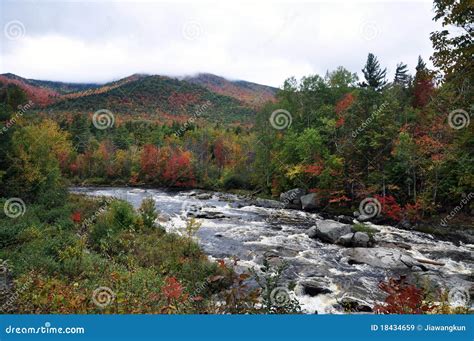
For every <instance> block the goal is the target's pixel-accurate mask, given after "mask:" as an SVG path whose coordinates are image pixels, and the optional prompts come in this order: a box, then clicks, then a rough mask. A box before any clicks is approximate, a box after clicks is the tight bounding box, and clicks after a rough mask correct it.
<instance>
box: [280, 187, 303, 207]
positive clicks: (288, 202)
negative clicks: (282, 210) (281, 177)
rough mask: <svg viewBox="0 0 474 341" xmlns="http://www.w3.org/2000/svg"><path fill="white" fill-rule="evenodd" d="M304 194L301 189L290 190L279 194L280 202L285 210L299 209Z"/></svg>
mask: <svg viewBox="0 0 474 341" xmlns="http://www.w3.org/2000/svg"><path fill="white" fill-rule="evenodd" d="M305 194H306V190H304V189H303V188H294V189H290V190H289V191H287V192H283V193H281V194H280V201H281V202H283V203H284V204H285V207H286V208H301V197H302V196H303V195H305Z"/></svg>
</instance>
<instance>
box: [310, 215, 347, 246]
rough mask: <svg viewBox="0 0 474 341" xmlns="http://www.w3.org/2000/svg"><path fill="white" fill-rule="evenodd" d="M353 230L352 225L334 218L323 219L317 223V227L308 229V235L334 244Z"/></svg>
mask: <svg viewBox="0 0 474 341" xmlns="http://www.w3.org/2000/svg"><path fill="white" fill-rule="evenodd" d="M351 232H352V227H351V226H350V225H347V224H342V223H339V222H337V221H334V220H321V221H318V222H317V223H316V227H313V228H311V229H310V230H309V231H308V236H309V237H310V238H319V239H321V240H322V241H323V242H328V243H332V244H334V243H335V242H336V241H337V240H338V239H339V238H340V237H342V236H343V235H345V234H348V233H351Z"/></svg>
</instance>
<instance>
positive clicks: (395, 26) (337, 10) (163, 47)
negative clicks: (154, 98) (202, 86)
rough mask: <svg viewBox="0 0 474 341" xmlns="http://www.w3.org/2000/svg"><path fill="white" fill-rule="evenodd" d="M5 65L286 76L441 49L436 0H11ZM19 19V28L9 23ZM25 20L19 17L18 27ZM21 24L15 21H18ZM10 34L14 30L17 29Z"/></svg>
mask: <svg viewBox="0 0 474 341" xmlns="http://www.w3.org/2000/svg"><path fill="white" fill-rule="evenodd" d="M1 6H2V8H1V9H2V17H1V24H2V27H3V35H2V48H1V64H0V72H2V73H4V72H12V73H15V74H18V75H21V76H23V77H28V78H36V79H49V80H59V81H68V82H106V81H110V80H115V79H118V78H121V77H125V76H128V75H130V74H133V73H149V74H163V75H171V76H182V75H190V74H194V73H197V72H209V73H214V74H218V75H222V76H225V77H227V78H231V79H245V80H250V81H254V82H258V83H263V84H269V85H274V86H280V85H281V84H282V83H283V81H284V80H285V79H286V78H288V77H290V76H296V77H301V76H304V75H308V74H314V73H318V74H321V75H324V74H325V72H326V71H327V70H333V69H335V68H336V67H337V66H339V65H343V66H345V67H346V68H348V69H349V70H351V71H353V72H360V69H361V68H362V67H363V64H364V62H365V59H366V56H367V53H368V52H373V53H375V54H376V55H377V56H378V57H379V60H380V62H381V64H382V66H384V67H387V68H388V70H389V74H390V75H391V74H393V71H394V68H395V65H396V63H397V62H400V61H403V62H405V63H408V64H409V66H410V68H411V69H412V70H413V69H414V66H415V63H416V60H417V57H418V55H422V56H423V57H424V58H425V60H427V59H428V58H429V56H430V55H431V53H432V49H431V43H430V41H429V33H430V32H432V31H433V30H435V29H436V28H437V25H436V24H435V23H434V22H432V16H433V13H432V10H431V8H432V5H431V3H430V2H403V1H402V2H367V3H361V2H353V1H348V2H338V1H336V2H334V3H319V2H310V3H298V2H290V3H270V2H261V3H252V2H233V3H232V4H230V3H229V4H226V3H224V2H220V3H219V2H193V3H183V2H181V3H179V2H178V3H173V4H171V3H166V2H140V3H133V2H98V1H94V2H77V1H76V2H54V1H53V2H51V1H36V2H31V1H28V2H26V1H25V2H23V1H14V2H13V1H6V2H2V5H1ZM12 22H13V23H20V24H21V25H22V27H21V26H20V27H19V29H20V32H19V34H18V35H17V36H8V34H9V32H8V29H9V28H12V27H8V25H12V24H11V23H12ZM17 28H18V27H17ZM12 32H13V31H12ZM10 34H11V33H10Z"/></svg>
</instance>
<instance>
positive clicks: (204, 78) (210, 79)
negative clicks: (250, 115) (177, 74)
mask: <svg viewBox="0 0 474 341" xmlns="http://www.w3.org/2000/svg"><path fill="white" fill-rule="evenodd" d="M184 80H186V81H188V82H191V83H194V84H199V85H202V86H204V87H205V88H207V89H209V90H210V91H213V92H216V93H218V94H221V95H225V96H229V97H233V98H235V99H238V100H239V101H242V102H244V103H246V104H248V105H250V106H252V107H254V108H259V107H261V106H262V105H263V104H264V103H266V102H269V101H274V100H275V94H276V93H277V91H278V89H277V88H274V87H271V86H267V85H261V84H256V83H251V82H247V81H230V80H227V79H225V78H223V77H219V76H216V75H213V74H210V73H200V74H198V75H196V76H192V77H185V78H184Z"/></svg>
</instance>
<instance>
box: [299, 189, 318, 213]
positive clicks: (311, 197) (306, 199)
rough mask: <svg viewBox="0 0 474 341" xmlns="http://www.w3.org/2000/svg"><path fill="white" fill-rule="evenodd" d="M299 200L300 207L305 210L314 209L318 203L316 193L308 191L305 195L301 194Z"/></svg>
mask: <svg viewBox="0 0 474 341" xmlns="http://www.w3.org/2000/svg"><path fill="white" fill-rule="evenodd" d="M300 201H301V207H302V208H303V210H305V211H310V210H314V209H316V208H317V207H318V205H319V202H318V199H317V196H316V193H309V194H306V195H302V196H301V197H300Z"/></svg>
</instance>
